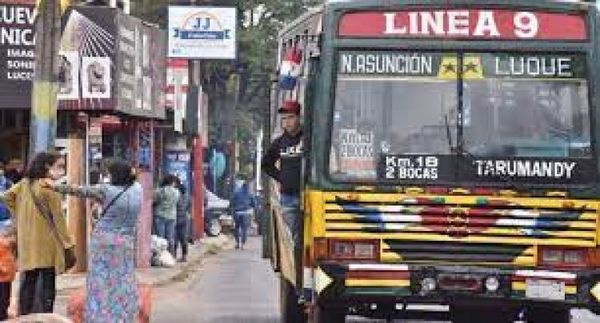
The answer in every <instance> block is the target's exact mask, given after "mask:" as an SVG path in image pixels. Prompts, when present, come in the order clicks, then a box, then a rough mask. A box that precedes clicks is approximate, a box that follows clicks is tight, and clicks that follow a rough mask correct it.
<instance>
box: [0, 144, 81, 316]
mask: <svg viewBox="0 0 600 323" xmlns="http://www.w3.org/2000/svg"><path fill="white" fill-rule="evenodd" d="M64 173H65V159H64V157H63V156H61V155H59V154H57V153H53V152H42V153H39V154H37V155H36V156H35V157H34V158H33V160H32V161H31V163H30V164H29V166H28V168H27V171H26V172H25V174H24V178H23V179H22V180H21V181H19V182H18V183H16V184H15V185H13V186H12V187H11V188H10V189H9V190H8V191H6V192H5V193H3V194H0V197H1V199H2V200H3V201H4V203H5V204H6V206H7V207H8V209H9V210H10V213H11V214H12V216H13V218H14V222H15V224H14V227H15V228H16V234H17V249H18V255H19V257H18V266H19V270H20V272H21V286H20V290H19V314H20V315H27V314H30V313H33V312H34V311H35V312H43V313H51V312H53V309H54V300H55V297H56V275H58V274H61V273H63V272H64V271H65V269H67V268H66V267H70V266H72V265H74V261H73V260H74V258H73V257H74V256H73V255H74V254H73V239H72V237H71V235H70V234H69V233H68V231H67V224H66V219H65V217H64V215H63V213H62V208H61V203H62V197H61V195H60V194H59V193H57V192H54V191H52V190H51V189H49V188H48V187H46V186H45V185H44V183H46V182H48V181H56V180H58V179H60V178H61V177H62V176H63V175H64ZM38 284H39V285H40V286H41V288H40V289H38V288H37V285H38ZM36 291H37V292H36ZM36 300H37V301H36ZM36 303H38V304H40V305H41V308H40V309H37V308H36V309H34V304H36Z"/></svg>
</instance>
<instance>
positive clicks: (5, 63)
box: [0, 0, 35, 109]
mask: <svg viewBox="0 0 600 323" xmlns="http://www.w3.org/2000/svg"><path fill="white" fill-rule="evenodd" d="M34 7H35V0H0V17H1V18H0V97H1V98H2V100H0V108H2V109H7V108H8V109H10V108H21V109H29V108H30V107H31V87H32V81H33V69H34V65H35V64H34V57H33V55H34V49H35V45H34V29H35V28H34V24H33V21H34V17H33V11H34Z"/></svg>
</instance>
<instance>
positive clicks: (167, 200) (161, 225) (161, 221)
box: [153, 175, 181, 255]
mask: <svg viewBox="0 0 600 323" xmlns="http://www.w3.org/2000/svg"><path fill="white" fill-rule="evenodd" d="M178 182H179V179H178V178H177V176H174V175H167V176H165V177H164V178H163V180H162V182H161V184H160V188H159V189H157V190H156V191H155V192H154V204H153V205H154V223H155V224H156V233H157V234H158V236H159V237H161V238H163V239H166V240H167V241H168V243H169V247H168V250H169V253H171V255H174V254H175V226H176V220H177V202H178V201H179V197H180V196H181V193H180V192H179V189H177V183H178Z"/></svg>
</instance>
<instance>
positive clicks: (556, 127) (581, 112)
mask: <svg viewBox="0 0 600 323" xmlns="http://www.w3.org/2000/svg"><path fill="white" fill-rule="evenodd" d="M465 57H466V58H465V62H466V61H467V60H469V57H476V58H477V61H479V62H481V67H482V68H483V70H484V73H483V74H484V75H485V77H484V78H468V77H466V76H467V75H466V74H465V78H464V102H465V104H464V107H465V116H467V117H466V118H465V123H464V134H465V138H464V142H465V145H464V146H465V149H466V150H467V151H468V152H469V153H471V154H472V155H474V156H478V157H590V156H591V139H590V134H591V132H590V107H589V102H588V82H587V80H586V69H585V56H583V55H543V56H541V55H535V54H529V55H528V54H525V55H524V54H504V53H502V54H499V53H494V54H465ZM474 65H476V64H474ZM466 68H468V64H465V69H466ZM471 68H473V69H474V68H477V66H472V67H471ZM467 121H469V122H467Z"/></svg>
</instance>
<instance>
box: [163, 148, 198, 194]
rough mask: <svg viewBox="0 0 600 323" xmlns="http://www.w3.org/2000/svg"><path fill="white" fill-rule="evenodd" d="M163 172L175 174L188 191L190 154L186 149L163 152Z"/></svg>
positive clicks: (189, 189)
mask: <svg viewBox="0 0 600 323" xmlns="http://www.w3.org/2000/svg"><path fill="white" fill-rule="evenodd" d="M164 173H165V174H171V175H175V176H177V177H178V178H179V179H180V180H181V183H183V185H184V186H185V188H186V190H187V191H188V192H190V191H191V185H192V180H191V156H190V153H189V152H187V151H178V150H168V151H166V152H165V163H164Z"/></svg>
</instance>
